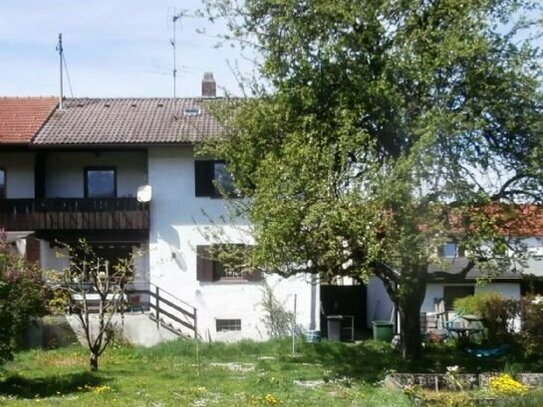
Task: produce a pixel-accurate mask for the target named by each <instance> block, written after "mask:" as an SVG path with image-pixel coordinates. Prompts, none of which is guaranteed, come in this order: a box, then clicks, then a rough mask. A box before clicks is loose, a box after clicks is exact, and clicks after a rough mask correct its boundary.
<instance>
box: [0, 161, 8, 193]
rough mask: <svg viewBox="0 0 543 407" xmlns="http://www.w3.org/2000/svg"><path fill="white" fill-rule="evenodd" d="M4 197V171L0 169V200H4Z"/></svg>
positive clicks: (5, 191)
mask: <svg viewBox="0 0 543 407" xmlns="http://www.w3.org/2000/svg"><path fill="white" fill-rule="evenodd" d="M6 195H7V190H6V170H5V169H4V168H0V198H5V197H6Z"/></svg>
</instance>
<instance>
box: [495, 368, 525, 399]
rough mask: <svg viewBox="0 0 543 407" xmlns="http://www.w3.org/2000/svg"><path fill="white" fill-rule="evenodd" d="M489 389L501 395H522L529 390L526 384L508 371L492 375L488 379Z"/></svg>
mask: <svg viewBox="0 0 543 407" xmlns="http://www.w3.org/2000/svg"><path fill="white" fill-rule="evenodd" d="M488 389H489V390H490V392H491V393H493V394H496V395H499V396H516V395H522V394H524V393H526V392H527V391H528V388H527V387H526V386H525V385H524V384H522V383H520V382H518V381H516V380H515V379H513V378H512V377H511V376H510V375H508V374H507V373H502V374H500V375H498V376H494V377H491V378H490V379H489V381H488Z"/></svg>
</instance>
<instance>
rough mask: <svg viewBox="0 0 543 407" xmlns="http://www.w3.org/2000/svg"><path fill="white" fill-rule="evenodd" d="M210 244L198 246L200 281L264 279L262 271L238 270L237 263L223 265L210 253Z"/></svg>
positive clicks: (197, 264)
mask: <svg viewBox="0 0 543 407" xmlns="http://www.w3.org/2000/svg"><path fill="white" fill-rule="evenodd" d="M209 247H210V246H197V248H196V251H197V253H196V254H197V263H196V274H197V279H198V281H203V282H211V281H222V282H226V281H237V282H244V281H246V282H248V281H250V282H256V281H260V280H262V273H261V272H260V271H254V272H252V273H246V272H241V271H239V270H236V267H235V265H232V264H229V265H228V266H225V265H223V264H222V263H221V262H220V261H218V260H214V259H212V258H211V255H210V250H209Z"/></svg>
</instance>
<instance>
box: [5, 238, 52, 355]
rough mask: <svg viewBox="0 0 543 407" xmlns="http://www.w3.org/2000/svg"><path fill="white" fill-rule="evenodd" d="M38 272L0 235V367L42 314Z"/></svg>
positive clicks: (42, 302)
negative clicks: (32, 323)
mask: <svg viewBox="0 0 543 407" xmlns="http://www.w3.org/2000/svg"><path fill="white" fill-rule="evenodd" d="M45 294H46V293H45V291H44V286H43V283H42V280H41V271H40V268H39V267H38V266H37V265H36V264H33V263H29V262H27V261H26V260H25V259H24V258H22V257H21V256H19V255H18V254H17V253H15V252H14V249H13V248H10V246H9V244H8V243H7V241H6V236H5V233H4V232H3V231H2V232H1V235H0V364H1V363H4V362H6V361H7V360H10V359H11V358H12V357H13V351H14V350H15V349H16V348H17V345H18V344H20V341H21V339H22V337H23V334H24V331H25V329H26V328H27V327H28V326H29V325H30V323H31V321H32V319H33V318H35V317H39V316H42V315H44V313H45V310H46V309H45Z"/></svg>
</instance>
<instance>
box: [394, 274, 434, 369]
mask: <svg viewBox="0 0 543 407" xmlns="http://www.w3.org/2000/svg"><path fill="white" fill-rule="evenodd" d="M427 267H428V266H427V265H422V266H415V267H413V268H412V269H411V270H407V269H406V270H404V273H403V274H402V279H401V282H400V288H399V295H398V304H397V305H398V311H399V313H400V330H401V342H400V344H401V346H400V349H401V353H402V358H403V359H404V360H414V359H417V358H419V357H420V355H421V342H422V335H421V332H420V328H421V327H420V308H421V306H422V302H423V301H424V296H425V294H426V282H427V280H428V279H427V277H428V272H427Z"/></svg>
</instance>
